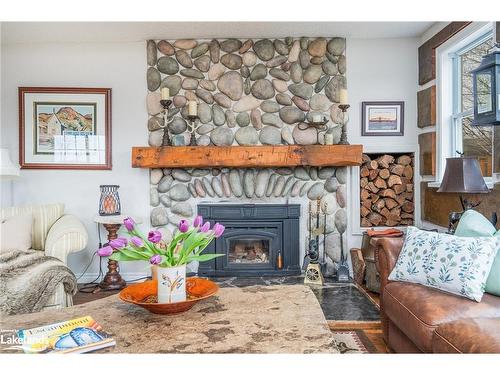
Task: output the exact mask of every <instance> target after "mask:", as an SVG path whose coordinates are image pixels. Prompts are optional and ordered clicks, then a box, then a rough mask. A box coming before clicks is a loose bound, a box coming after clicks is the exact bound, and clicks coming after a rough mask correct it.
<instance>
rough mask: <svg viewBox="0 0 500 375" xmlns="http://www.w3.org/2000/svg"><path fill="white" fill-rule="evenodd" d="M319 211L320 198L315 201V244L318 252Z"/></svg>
mask: <svg viewBox="0 0 500 375" xmlns="http://www.w3.org/2000/svg"><path fill="white" fill-rule="evenodd" d="M320 210H321V200H320V198H317V199H316V243H317V245H318V252H319V225H320V222H319V212H320ZM318 255H319V254H318Z"/></svg>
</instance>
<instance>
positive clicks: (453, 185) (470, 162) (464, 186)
mask: <svg viewBox="0 0 500 375" xmlns="http://www.w3.org/2000/svg"><path fill="white" fill-rule="evenodd" d="M488 192H489V190H488V187H487V186H486V183H485V182H484V178H483V175H482V173H481V168H480V167H479V162H478V161H477V159H475V158H471V157H459V158H447V159H446V169H445V171H444V177H443V181H442V182H441V186H439V189H438V193H470V194H478V193H488Z"/></svg>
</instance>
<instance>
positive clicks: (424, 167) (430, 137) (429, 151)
mask: <svg viewBox="0 0 500 375" xmlns="http://www.w3.org/2000/svg"><path fill="white" fill-rule="evenodd" d="M418 145H419V147H420V175H421V176H435V175H436V133H435V132H428V133H422V134H420V135H419V136H418Z"/></svg>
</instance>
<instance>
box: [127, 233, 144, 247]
mask: <svg viewBox="0 0 500 375" xmlns="http://www.w3.org/2000/svg"><path fill="white" fill-rule="evenodd" d="M130 242H132V244H133V245H134V246H135V247H142V246H144V242H142V240H141V239H140V238H139V237H135V236H133V237H132V238H130Z"/></svg>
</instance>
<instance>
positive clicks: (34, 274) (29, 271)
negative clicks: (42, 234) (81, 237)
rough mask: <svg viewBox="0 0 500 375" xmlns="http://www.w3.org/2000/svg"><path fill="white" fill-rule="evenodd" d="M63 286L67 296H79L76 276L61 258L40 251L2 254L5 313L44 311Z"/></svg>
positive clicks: (0, 292)
mask: <svg viewBox="0 0 500 375" xmlns="http://www.w3.org/2000/svg"><path fill="white" fill-rule="evenodd" d="M60 283H63V285H64V290H65V291H66V292H67V293H72V294H74V293H76V290H77V284H76V277H75V275H74V274H73V272H71V270H70V269H69V268H68V267H66V265H65V264H64V263H63V262H61V261H60V260H59V259H57V258H54V257H49V256H45V254H44V253H43V251H37V250H26V251H21V250H9V251H3V252H2V253H0V312H1V313H4V314H9V315H12V314H26V313H31V312H36V311H40V310H41V309H42V308H43V307H44V306H45V305H46V304H47V301H48V300H49V298H50V297H51V296H52V294H53V293H54V292H55V290H56V288H57V287H58V285H59V284H60Z"/></svg>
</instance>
